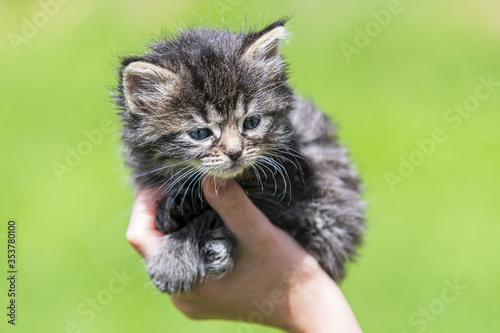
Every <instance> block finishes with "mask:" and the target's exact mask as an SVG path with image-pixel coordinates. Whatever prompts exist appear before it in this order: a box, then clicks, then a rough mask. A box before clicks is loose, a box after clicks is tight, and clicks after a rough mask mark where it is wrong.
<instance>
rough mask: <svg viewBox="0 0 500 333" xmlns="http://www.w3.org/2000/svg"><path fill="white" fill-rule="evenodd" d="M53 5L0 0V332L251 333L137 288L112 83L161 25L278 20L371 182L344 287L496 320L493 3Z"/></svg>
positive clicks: (442, 327) (378, 299)
mask: <svg viewBox="0 0 500 333" xmlns="http://www.w3.org/2000/svg"><path fill="white" fill-rule="evenodd" d="M62 2H63V1H62V0H60V2H55V4H57V6H54V5H53V4H54V1H50V0H42V1H41V2H38V1H19V0H15V1H14V0H8V1H6V0H3V1H0V22H1V23H0V27H1V28H0V29H1V30H0V37H1V39H0V52H1V58H0V91H1V102H0V105H1V120H0V124H1V125H0V129H1V130H0V149H1V160H2V162H1V163H0V177H1V181H0V208H1V210H0V220H1V229H0V237H1V238H0V241H1V242H2V245H1V247H0V249H1V250H0V251H1V254H0V262H1V269H2V275H1V276H0V281H1V282H0V295H1V296H0V308H2V309H4V310H2V311H1V312H2V313H1V318H2V320H1V323H0V328H1V329H0V330H1V331H2V332H6V331H9V332H10V331H12V332H53V333H61V332H94V333H99V332H247V331H248V330H247V331H245V330H242V329H238V326H237V325H236V324H234V323H228V322H220V321H205V322H194V321H191V320H189V319H186V318H185V317H184V316H183V315H182V314H181V313H180V312H178V311H177V310H176V309H175V308H174V307H173V305H172V304H171V302H170V299H169V298H168V297H167V296H165V295H162V294H159V293H158V292H156V291H155V290H154V289H153V288H152V287H151V286H150V285H149V281H148V276H147V274H146V272H145V269H144V268H143V263H142V262H141V259H140V257H139V256H138V255H137V254H136V253H135V252H134V250H133V249H132V248H131V247H130V246H129V245H128V244H127V242H126V240H125V230H126V227H127V223H128V218H129V215H130V207H131V204H132V200H133V189H132V187H131V185H130V183H129V180H128V170H127V169H126V168H125V167H123V166H122V163H123V161H122V156H121V153H120V142H119V135H118V134H117V130H118V128H119V124H118V123H117V119H116V117H115V116H114V112H115V110H114V107H113V106H112V105H111V103H110V97H109V91H108V90H107V87H109V86H111V85H113V84H114V83H115V66H116V64H117V62H118V60H117V59H118V56H120V55H128V54H131V53H137V52H141V51H142V50H143V45H144V43H145V42H147V41H148V40H150V39H151V37H152V36H154V35H155V34H157V33H158V32H159V31H161V30H162V29H165V28H166V29H167V30H175V29H176V27H178V26H180V25H186V24H187V25H189V24H192V23H200V22H212V23H214V24H216V25H219V26H220V25H222V24H225V25H228V26H231V27H234V28H235V29H240V28H241V27H242V22H243V21H244V20H245V19H246V20H247V25H248V26H256V27H262V26H263V25H264V24H266V23H268V22H270V21H272V20H273V19H277V18H280V17H281V16H283V15H289V14H293V19H292V20H291V21H290V23H289V24H288V28H289V30H290V31H291V32H292V38H291V39H290V42H289V43H288V45H287V46H286V47H285V48H284V50H283V51H284V52H285V53H286V55H287V57H288V61H289V62H290V63H291V77H292V81H291V84H292V85H293V86H294V87H295V88H296V89H297V90H298V91H299V92H301V93H302V94H304V95H306V96H309V97H311V98H313V99H314V100H315V101H316V102H317V103H318V104H319V105H320V106H321V107H322V108H323V109H324V110H325V111H326V112H327V113H328V114H330V115H331V116H332V117H333V118H334V119H336V120H337V121H338V122H339V123H340V136H341V137H342V140H343V142H345V144H346V145H347V146H348V147H349V148H350V151H351V157H352V159H353V161H354V162H355V163H356V164H357V166H358V169H359V170H360V173H361V175H362V177H363V179H364V183H365V185H366V195H365V197H366V200H367V201H368V202H369V209H368V211H367V215H368V230H367V234H366V242H365V245H364V246H363V248H362V249H361V251H360V252H361V255H360V257H359V258H358V260H357V262H356V263H352V264H350V265H349V272H348V276H347V278H346V280H345V281H344V282H343V284H342V289H343V291H344V292H345V294H346V296H347V298H348V299H349V301H350V303H351V305H352V307H353V309H354V311H355V313H356V315H357V318H358V319H359V322H360V323H361V326H362V327H363V328H364V329H365V331H366V332H396V333H403V332H407V333H410V332H429V333H430V332H470V331H475V332H500V321H499V320H498V315H499V306H498V304H499V299H500V282H499V281H500V279H499V275H500V266H499V264H498V263H499V259H498V256H499V252H500V246H499V241H498V240H499V238H500V225H499V223H498V222H499V218H500V209H499V204H500V202H499V201H500V200H499V199H500V198H499V189H498V186H499V185H500V182H499V180H500V172H499V170H500V154H499V153H500V151H499V149H500V145H499V144H500V130H499V125H500V123H499V120H500V114H499V111H500V110H499V107H500V87H499V84H498V83H496V82H500V66H499V62H500V20H499V15H500V3H499V2H498V1H497V0H480V1H465V0H457V1H432V0H419V1H416V0H414V1H410V0H401V2H399V5H398V4H397V2H394V1H379V0H376V1H375V0H370V1H368V0H360V1H349V0H337V1H330V2H326V1H319V0H309V1H284V0H283V1H272V2H271V1H263V0H258V1H251V2H250V1H242V0H221V1H218V0H217V1H201V0H185V1H153V0H143V1H132V0H124V1H123V0H122V1H118V0H113V1H98V0H87V1H83V0H65V1H64V2H65V3H64V4H62ZM44 4H46V5H44ZM49 4H52V5H49ZM44 8H45V9H44ZM388 10H392V11H393V13H391V12H390V11H388ZM44 13H45V14H44ZM47 13H49V14H51V15H48V14H47ZM387 13H391V17H390V19H389V17H388V15H387ZM384 15H385V16H384ZM377 17H378V20H379V22H380V23H377V22H378V21H377V20H376V18H377ZM31 23H36V24H38V25H39V27H38V28H36V30H34V29H31V30H30V27H29V25H30V24H31ZM366 30H368V35H366V33H367V32H366ZM360 31H365V32H361V33H360ZM479 78H482V79H484V80H487V81H488V80H490V81H492V82H493V83H492V84H490V86H484V83H481V82H482V81H481V80H482V79H479ZM488 89H489V90H488ZM478 93H479V95H477V96H476V94H478ZM478 97H481V98H480V99H479V98H478ZM464 103H465V104H466V105H465V107H464V110H465V111H463V115H460V114H459V113H457V112H455V111H453V108H454V105H462V104H464ZM467 110H470V112H469V111H467ZM107 121H111V122H112V123H113V125H112V129H111V130H110V129H109V126H107V125H106V124H105V122H107ZM103 122H104V123H103ZM433 131H438V132H439V131H440V134H439V135H438V138H435V140H437V142H434V143H433V144H431V143H430V141H429V140H432V138H433V135H432V133H433ZM89 136H90V137H92V140H90V139H89V138H88V137H89ZM417 142H419V143H420V146H422V147H423V148H421V147H420V148H419V145H418V144H417ZM433 146H434V147H433ZM424 150H426V151H424ZM72 151H76V152H77V154H78V156H75V155H74V154H75V153H72ZM78 152H80V153H78ZM405 161H406V162H405ZM398 169H399V170H398ZM398 177H399V178H398ZM8 219H15V220H16V221H17V226H18V243H17V245H18V269H19V274H18V299H17V302H18V317H17V325H16V326H15V327H14V328H12V327H10V325H7V324H6V321H7V317H6V315H5V313H6V310H5V307H6V305H7V302H8V300H7V295H6V290H7V284H6V282H7V281H6V279H5V277H4V273H5V264H6V254H5V251H6V250H5V248H6V247H5V240H6V239H5V237H6V235H5V234H6V229H7V221H8ZM117 275H119V276H121V279H122V280H116V276H117ZM117 281H118V282H117ZM450 285H458V287H453V288H451V289H450ZM92 302H94V304H93V303H92ZM6 329H8V330H6ZM252 331H253V332H276V330H273V329H270V328H263V327H258V326H252Z"/></svg>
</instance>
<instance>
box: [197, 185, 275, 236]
mask: <svg viewBox="0 0 500 333" xmlns="http://www.w3.org/2000/svg"><path fill="white" fill-rule="evenodd" d="M205 179H206V181H204V182H203V193H204V194H205V198H206V199H207V201H208V203H209V204H210V206H211V207H212V208H213V209H214V210H215V211H216V212H217V213H218V214H219V216H220V217H221V218H222V220H223V221H224V222H225V223H226V225H227V227H228V228H229V229H230V230H231V232H232V233H233V234H234V236H235V237H236V238H237V239H238V241H240V242H244V240H246V239H247V240H248V239H249V238H253V236H257V235H259V234H262V232H269V231H270V229H272V227H273V225H272V224H271V222H270V221H269V219H268V218H267V217H266V216H265V215H264V213H262V212H261V211H260V209H258V208H257V207H256V206H255V205H254V203H253V202H252V201H251V200H250V199H249V198H248V196H247V195H246V193H245V192H244V191H243V189H242V188H241V186H240V185H238V183H237V182H236V181H234V180H233V179H230V180H225V179H217V178H212V177H207V178H205ZM257 237H258V236H257Z"/></svg>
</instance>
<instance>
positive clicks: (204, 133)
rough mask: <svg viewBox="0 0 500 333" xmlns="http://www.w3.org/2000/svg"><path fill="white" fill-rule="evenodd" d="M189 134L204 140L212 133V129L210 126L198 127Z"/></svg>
mask: <svg viewBox="0 0 500 333" xmlns="http://www.w3.org/2000/svg"><path fill="white" fill-rule="evenodd" d="M188 134H189V135H190V136H191V137H192V138H193V139H196V140H204V139H206V138H208V137H209V136H210V135H211V134H212V131H210V130H209V129H208V128H197V129H195V130H192V131H190V132H189V133H188Z"/></svg>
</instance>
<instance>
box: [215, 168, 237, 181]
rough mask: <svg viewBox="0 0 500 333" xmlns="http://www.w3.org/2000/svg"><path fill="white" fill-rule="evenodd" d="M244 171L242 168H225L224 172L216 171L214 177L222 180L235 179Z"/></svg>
mask: <svg viewBox="0 0 500 333" xmlns="http://www.w3.org/2000/svg"><path fill="white" fill-rule="evenodd" d="M244 169H245V167H244V166H241V165H238V166H237V165H233V166H232V167H230V168H227V169H226V170H224V171H218V172H217V173H215V174H214V176H216V177H218V178H222V179H230V178H236V177H237V176H238V175H240V174H242V173H243V170H244Z"/></svg>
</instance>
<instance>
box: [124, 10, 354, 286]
mask: <svg viewBox="0 0 500 333" xmlns="http://www.w3.org/2000/svg"><path fill="white" fill-rule="evenodd" d="M285 23H286V22H285V21H284V20H281V21H278V22H275V23H273V24H270V25H269V26H267V27H266V28H264V29H263V30H261V31H252V32H248V33H246V32H240V33H232V32H229V31H226V30H214V29H205V28H196V29H192V30H189V31H185V32H181V33H179V35H178V36H177V37H176V38H173V39H170V40H162V41H160V42H156V43H153V44H152V45H151V46H150V47H149V49H148V51H147V52H146V53H145V54H144V55H141V56H137V57H129V58H125V59H124V60H123V61H122V67H121V71H120V75H119V84H118V86H117V91H118V93H117V94H116V100H117V104H118V105H119V107H120V108H121V110H122V112H121V113H120V115H121V118H122V120H123V132H122V134H123V142H124V148H125V154H126V160H127V164H128V165H129V166H131V167H132V168H133V176H134V180H135V182H136V183H137V184H146V186H157V185H163V186H162V187H161V188H160V189H159V190H158V191H157V192H156V195H158V197H160V196H161V197H162V198H163V199H162V201H161V204H160V206H159V208H158V211H157V215H156V226H157V228H158V229H159V230H161V231H162V232H163V233H164V234H165V236H164V237H163V241H162V244H161V246H160V247H159V248H158V249H157V250H156V252H155V253H154V254H153V255H152V256H151V257H150V258H148V270H149V273H150V275H151V279H152V281H153V283H154V284H155V285H156V286H157V287H158V289H159V290H161V291H164V292H167V293H176V292H184V291H189V290H190V289H191V288H193V287H194V286H195V285H196V284H197V283H199V282H201V281H203V279H205V278H206V277H220V276H222V275H223V274H225V273H227V272H229V271H230V270H231V268H232V267H233V265H234V261H235V252H236V251H235V250H236V243H235V240H234V238H233V236H232V235H231V232H230V231H229V230H228V228H227V227H226V226H225V225H224V222H223V221H222V220H221V219H220V217H219V216H218V215H217V214H216V213H215V212H214V210H212V208H211V207H210V206H209V205H208V204H207V203H206V201H205V200H204V198H203V193H202V190H201V182H202V180H203V179H204V177H206V176H209V177H218V178H234V179H236V181H237V182H238V183H239V184H240V185H241V186H242V188H243V189H244V190H245V191H246V193H247V194H248V196H249V197H250V199H251V200H252V201H253V202H254V203H255V205H256V206H257V207H259V208H260V209H261V210H262V211H263V212H264V213H265V215H267V216H268V217H269V219H270V220H271V221H272V222H273V223H274V224H275V225H277V226H278V227H280V228H282V229H283V230H285V231H286V232H288V233H289V234H290V235H291V236H292V237H294V238H295V239H296V240H297V241H298V242H299V243H300V244H301V245H302V246H303V247H304V248H305V249H306V250H307V251H309V252H310V253H311V254H312V255H313V256H314V257H315V258H316V259H317V260H318V261H319V263H320V264H321V266H322V267H323V269H324V270H325V271H326V272H327V273H328V274H329V275H330V276H331V277H332V278H334V279H335V280H337V281H339V280H341V279H342V277H343V275H344V262H345V261H346V260H347V259H349V258H351V257H352V256H353V255H354V254H355V245H357V244H359V243H360V241H361V234H362V231H363V219H364V217H363V206H364V204H363V201H362V200H361V199H360V186H359V179H358V176H357V174H356V172H355V171H354V170H353V168H352V166H351V164H350V162H349V159H348V157H347V150H346V149H345V148H344V147H342V146H341V145H340V144H339V143H338V142H337V139H336V138H335V137H334V136H332V133H333V132H334V129H335V128H334V126H332V124H331V123H330V122H329V120H328V118H327V117H326V116H325V115H324V114H323V113H322V112H321V111H320V110H319V109H318V108H316V107H315V106H314V105H313V104H312V103H311V102H310V101H308V100H305V99H302V98H300V97H299V96H298V95H296V94H295V93H294V92H293V91H292V89H291V88H290V87H289V85H288V84H287V66H286V64H285V63H284V61H283V58H282V56H281V55H280V44H281V41H282V40H283V39H285V38H286V36H287V32H286V29H285V27H284V24H285Z"/></svg>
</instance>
